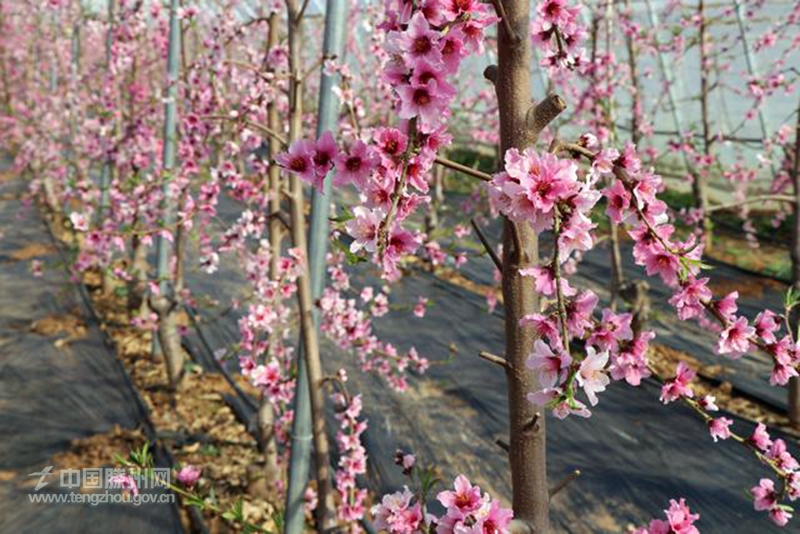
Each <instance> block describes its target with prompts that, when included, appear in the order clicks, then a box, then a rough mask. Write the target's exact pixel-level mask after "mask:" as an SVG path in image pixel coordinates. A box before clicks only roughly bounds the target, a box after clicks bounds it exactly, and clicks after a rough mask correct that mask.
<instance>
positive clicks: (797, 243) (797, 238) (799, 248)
mask: <svg viewBox="0 0 800 534" xmlns="http://www.w3.org/2000/svg"><path fill="white" fill-rule="evenodd" d="M797 112H798V115H797V126H796V128H795V140H794V161H793V162H792V168H791V173H792V184H793V185H794V206H793V212H794V219H793V221H792V250H791V256H792V285H794V287H795V289H800V106H798V108H797ZM794 316H795V321H793V322H790V324H793V325H794V329H795V334H796V333H797V332H796V331H797V324H798V316H800V314H798V313H797V312H795V313H794ZM788 404H789V422H790V423H791V425H792V426H793V427H795V428H800V380H798V379H797V377H794V378H790V379H789V402H788Z"/></svg>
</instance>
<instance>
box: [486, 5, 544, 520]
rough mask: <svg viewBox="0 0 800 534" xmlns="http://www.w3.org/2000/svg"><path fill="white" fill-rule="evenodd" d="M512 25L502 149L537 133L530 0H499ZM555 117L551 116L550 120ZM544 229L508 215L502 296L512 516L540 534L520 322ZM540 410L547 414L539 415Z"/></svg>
mask: <svg viewBox="0 0 800 534" xmlns="http://www.w3.org/2000/svg"><path fill="white" fill-rule="evenodd" d="M500 1H501V2H502V6H503V8H504V11H505V14H506V18H507V20H508V23H509V24H508V27H510V28H511V29H512V30H513V31H514V32H515V34H516V35H509V34H508V31H507V30H506V25H505V24H501V25H498V29H497V32H498V42H497V47H498V65H497V73H496V74H497V75H496V78H495V89H496V92H497V102H498V105H499V112H500V148H501V152H502V153H503V154H505V152H506V151H507V150H509V149H510V148H518V149H524V148H527V147H530V146H532V145H534V144H535V143H536V141H537V137H538V135H537V133H535V129H534V128H531V127H530V126H533V125H535V124H536V122H537V121H536V120H535V117H536V115H537V114H536V113H533V114H532V115H533V117H534V120H529V119H528V118H527V117H528V110H529V109H530V107H531V49H530V40H529V39H528V37H527V36H528V31H529V24H530V15H529V13H530V1H529V0H500ZM548 122H549V121H548ZM538 245H539V241H538V235H537V234H536V233H535V232H534V231H533V229H532V228H531V226H530V225H528V224H515V223H514V222H512V221H510V220H508V219H505V220H504V221H503V251H504V254H503V273H502V274H503V282H502V288H503V298H504V303H505V313H506V315H505V338H506V352H505V357H506V360H507V361H508V363H509V366H508V368H507V369H508V371H507V384H508V405H509V416H510V421H509V423H510V451H509V461H510V464H511V480H512V489H513V499H512V502H513V508H514V516H515V517H516V518H517V519H518V520H522V521H524V522H526V523H527V524H528V525H529V526H530V527H531V528H533V529H534V531H535V532H537V533H544V532H547V531H548V529H549V498H548V492H547V463H546V450H545V448H546V440H545V417H544V408H543V407H542V406H534V405H533V404H531V403H530V402H528V400H527V394H528V393H530V392H532V391H534V390H536V389H538V383H537V382H538V380H537V379H536V378H535V377H534V375H533V374H532V373H531V372H530V371H529V370H528V369H527V368H526V367H525V359H526V358H527V356H528V354H530V353H531V352H532V350H533V342H534V333H533V331H532V330H531V329H529V328H524V329H523V328H520V326H519V321H520V319H521V318H522V317H523V316H524V315H526V314H529V313H536V312H538V311H539V296H538V295H537V294H536V292H535V291H534V285H533V278H532V277H522V276H520V273H519V271H520V269H521V268H526V267H530V266H532V265H536V264H537V263H538V261H539V247H538ZM539 414H541V415H539Z"/></svg>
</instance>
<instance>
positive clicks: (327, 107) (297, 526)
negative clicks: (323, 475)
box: [285, 0, 347, 534]
mask: <svg viewBox="0 0 800 534" xmlns="http://www.w3.org/2000/svg"><path fill="white" fill-rule="evenodd" d="M325 11H326V13H325V40H324V44H323V54H324V55H325V57H333V56H335V57H336V58H337V59H338V60H339V61H341V58H342V57H343V55H344V30H345V26H346V18H347V3H346V1H345V0H327V3H326V8H325ZM338 78H339V77H338V75H336V74H334V75H333V76H328V75H327V74H326V73H325V71H324V69H323V71H322V76H321V81H320V89H319V110H318V112H317V137H319V136H321V135H322V134H323V133H325V132H326V131H330V132H335V130H336V128H337V125H338V119H339V99H338V98H337V97H336V94H335V93H334V91H333V89H334V87H335V86H336V84H337V83H338V81H339V80H338ZM331 200H332V198H331V181H330V179H326V180H325V181H324V183H323V191H322V192H320V191H318V190H316V189H314V191H313V194H312V197H311V220H310V223H309V236H308V239H309V245H308V268H309V271H310V273H309V274H310V278H311V294H312V297H313V299H314V301H316V300H317V299H318V298H320V297H321V296H322V290H323V288H324V286H325V256H326V254H327V249H328V234H329V229H328V225H329V223H328V216H329V214H330V206H331ZM313 316H314V324H315V327H316V328H317V329H319V313H318V311H317V309H316V308H315V309H314V310H313ZM303 350H304V347H303V346H302V344H301V346H300V347H299V350H298V357H297V386H296V391H295V406H294V421H293V422H292V453H291V458H290V460H289V487H288V491H287V493H286V527H285V532H286V533H287V534H299V533H301V532H303V530H304V514H303V504H304V494H305V488H306V485H307V483H308V475H309V471H310V467H311V466H310V464H311V439H312V433H311V399H310V391H309V388H308V372H307V369H306V364H305V358H304V357H303V353H302V352H303ZM325 505H326V503H324V502H320V503H319V504H318V506H325Z"/></svg>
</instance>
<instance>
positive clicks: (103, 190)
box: [97, 0, 116, 226]
mask: <svg viewBox="0 0 800 534" xmlns="http://www.w3.org/2000/svg"><path fill="white" fill-rule="evenodd" d="M114 2H115V0H108V30H107V31H106V65H105V67H106V75H110V74H111V47H112V45H113V43H114V16H115V15H114V11H115V9H114V8H115V6H114ZM115 122H116V120H115ZM112 131H113V130H112ZM111 173H112V168H111V153H110V152H108V151H107V152H106V154H105V157H104V160H103V168H102V170H101V171H100V209H99V210H98V213H97V224H98V225H100V226H102V225H103V217H104V216H105V212H106V210H107V209H108V206H109V204H110V194H109V193H110V192H109V187H111Z"/></svg>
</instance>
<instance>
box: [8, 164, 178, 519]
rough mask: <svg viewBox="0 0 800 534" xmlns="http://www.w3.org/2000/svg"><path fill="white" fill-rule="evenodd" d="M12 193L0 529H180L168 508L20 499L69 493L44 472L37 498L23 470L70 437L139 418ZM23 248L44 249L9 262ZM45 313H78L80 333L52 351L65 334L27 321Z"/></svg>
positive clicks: (38, 227)
mask: <svg viewBox="0 0 800 534" xmlns="http://www.w3.org/2000/svg"><path fill="white" fill-rule="evenodd" d="M21 191H22V184H21V182H20V181H19V180H12V181H7V182H0V199H1V200H0V233H2V237H0V406H2V410H0V472H2V475H3V476H2V477H1V478H0V532H9V533H10V532H15V533H17V532H97V533H101V532H102V533H107V532H109V531H115V532H130V533H138V532H154V531H156V532H182V527H181V524H180V520H179V515H178V509H177V506H176V505H173V504H142V505H140V506H134V505H132V504H112V503H106V504H98V505H96V506H91V505H89V504H78V503H61V504H55V503H47V504H44V503H39V504H34V503H31V502H30V500H29V498H30V497H29V496H30V495H31V494H34V493H42V494H47V495H66V494H68V493H70V491H71V490H69V489H66V488H59V480H58V479H59V477H58V476H52V475H51V476H49V477H47V478H45V479H44V480H45V481H46V482H49V483H48V484H47V486H45V487H43V488H41V489H40V490H39V491H38V492H36V491H35V490H34V487H35V485H36V481H37V479H38V477H30V476H28V474H29V473H33V472H40V471H42V469H43V468H45V467H46V466H48V465H51V463H52V462H51V456H52V455H53V454H54V453H56V452H59V451H64V450H66V449H68V448H69V446H70V441H71V440H73V439H76V438H84V437H88V436H91V435H94V434H99V433H106V432H108V431H109V430H111V429H112V428H113V427H114V425H119V426H120V427H123V428H136V427H138V426H139V425H140V424H141V423H142V422H143V421H144V420H145V417H146V415H145V413H144V411H143V410H142V408H141V407H140V405H139V404H137V400H136V393H135V392H134V390H133V389H132V386H131V384H130V382H129V381H128V380H127V378H126V376H125V373H124V370H123V369H122V368H121V366H120V364H119V362H117V361H116V360H115V356H114V354H113V353H112V352H110V351H109V349H108V347H107V346H106V345H105V344H104V337H103V334H102V332H101V331H100V329H99V328H98V326H97V324H96V323H94V322H93V320H92V316H91V314H90V313H89V312H88V310H87V308H86V306H85V303H84V301H83V300H82V298H81V296H80V293H79V291H78V289H77V288H76V286H75V285H73V284H72V283H70V281H69V278H68V275H67V273H66V272H65V270H64V265H63V262H62V261H61V257H60V255H59V253H58V252H57V250H56V248H54V247H52V242H51V239H50V235H49V233H48V231H47V229H46V228H45V226H44V224H43V223H42V222H41V221H40V219H39V215H38V213H37V212H36V210H35V208H33V209H30V208H28V209H26V208H24V206H23V204H22V202H21V201H20V200H19V194H20V193H21ZM18 215H23V217H19V218H18ZM31 244H41V245H43V246H50V247H51V248H50V250H49V251H48V250H47V249H42V250H41V253H40V254H38V255H36V256H35V257H34V258H31V259H26V260H20V261H18V260H15V259H14V258H13V254H14V253H15V252H18V251H19V250H21V249H23V248H24V247H26V246H29V245H31ZM32 259H36V260H39V261H40V262H41V263H42V265H43V266H44V269H43V275H42V276H41V277H39V278H36V277H34V276H33V274H32V272H31V261H32ZM53 314H56V315H64V314H73V315H76V316H78V317H79V318H80V321H81V322H82V323H83V324H84V326H85V327H86V335H85V336H83V337H77V338H75V339H71V340H69V341H67V342H64V343H61V344H59V346H56V344H55V342H56V341H57V340H59V339H62V340H63V339H64V338H65V337H67V334H64V333H57V334H54V335H52V336H44V335H39V334H37V333H35V332H33V331H32V330H31V325H32V323H33V322H34V321H36V320H39V319H42V318H43V317H46V316H48V315H53ZM84 467H86V468H95V467H110V465H109V466H95V465H91V466H89V465H87V466H84ZM55 469H58V466H55ZM117 491H118V490H117Z"/></svg>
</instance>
